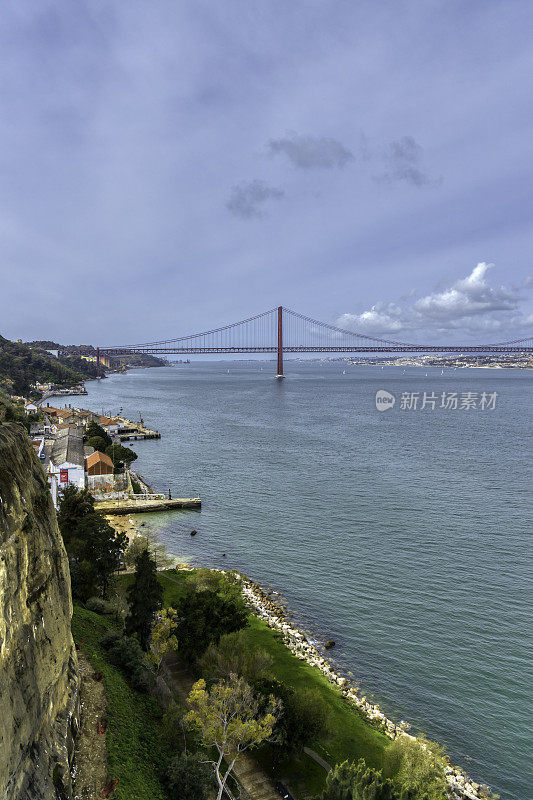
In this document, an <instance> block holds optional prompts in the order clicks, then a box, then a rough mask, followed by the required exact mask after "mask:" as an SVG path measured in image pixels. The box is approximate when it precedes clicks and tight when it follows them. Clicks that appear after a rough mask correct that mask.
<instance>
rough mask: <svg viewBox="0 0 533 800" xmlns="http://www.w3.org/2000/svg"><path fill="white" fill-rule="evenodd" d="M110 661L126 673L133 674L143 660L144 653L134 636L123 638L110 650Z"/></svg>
mask: <svg viewBox="0 0 533 800" xmlns="http://www.w3.org/2000/svg"><path fill="white" fill-rule="evenodd" d="M109 660H110V661H111V663H112V664H115V665H116V666H117V667H122V669H123V670H124V671H125V672H128V673H130V674H131V673H132V672H133V670H134V669H135V667H136V666H137V664H140V663H141V661H142V660H143V651H142V650H141V646H140V644H139V642H138V641H137V639H134V638H133V636H122V637H121V638H120V639H118V641H117V642H116V643H115V644H114V645H113V646H112V647H110V649H109Z"/></svg>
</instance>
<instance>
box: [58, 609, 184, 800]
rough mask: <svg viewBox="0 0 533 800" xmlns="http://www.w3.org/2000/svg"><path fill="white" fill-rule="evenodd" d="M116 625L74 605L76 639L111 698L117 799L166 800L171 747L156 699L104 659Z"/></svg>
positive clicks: (110, 731)
mask: <svg viewBox="0 0 533 800" xmlns="http://www.w3.org/2000/svg"><path fill="white" fill-rule="evenodd" d="M112 627H113V623H112V622H111V621H110V620H109V619H107V618H106V617H102V616H100V615H98V614H93V613H92V612H91V611H87V609H84V608H81V607H80V606H75V607H74V616H73V618H72V633H73V635H74V640H75V642H76V643H77V644H80V646H81V649H82V650H83V652H84V653H85V655H86V656H87V658H88V659H89V661H90V662H91V664H92V666H93V667H94V669H95V671H97V672H103V673H104V685H105V691H106V699H107V737H106V738H107V749H108V766H109V775H110V777H112V778H118V786H117V789H116V791H115V792H114V794H113V798H114V800H132V799H133V798H135V800H163V798H164V797H165V793H164V791H163V787H162V785H161V775H162V774H163V772H164V769H165V767H166V764H167V762H168V759H169V758H170V757H171V755H172V753H170V752H169V750H168V747H167V745H166V743H165V741H164V740H163V734H162V728H161V724H160V720H161V712H160V710H159V706H158V705H157V703H156V701H155V700H154V699H153V698H151V697H148V696H147V695H144V694H140V693H139V692H136V691H134V690H133V689H131V688H130V687H129V686H128V684H127V682H126V680H125V678H124V676H123V674H122V672H121V671H120V670H119V669H118V668H117V667H114V666H113V665H112V664H110V663H109V662H108V661H106V660H105V658H104V654H103V650H102V648H101V646H100V639H101V638H102V636H103V635H104V634H105V633H106V631H108V630H109V629H110V628H112Z"/></svg>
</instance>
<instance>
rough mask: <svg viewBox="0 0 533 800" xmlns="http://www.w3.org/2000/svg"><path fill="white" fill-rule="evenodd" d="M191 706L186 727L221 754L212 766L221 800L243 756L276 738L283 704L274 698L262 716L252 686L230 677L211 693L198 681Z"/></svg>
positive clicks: (189, 702)
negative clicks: (228, 781) (243, 753)
mask: <svg viewBox="0 0 533 800" xmlns="http://www.w3.org/2000/svg"><path fill="white" fill-rule="evenodd" d="M187 705H188V706H189V709H190V710H189V712H188V714H186V715H185V723H186V724H187V725H189V726H190V727H192V728H195V729H196V730H198V732H199V733H200V736H201V738H202V742H203V744H204V745H205V746H206V747H214V748H216V750H217V753H218V758H217V760H216V761H211V762H209V763H211V764H212V766H213V770H214V773H215V778H216V781H217V785H218V793H217V800H221V797H222V794H223V792H224V787H225V785H226V783H227V780H228V778H229V776H230V774H231V771H232V769H233V767H234V766H235V762H236V760H237V759H238V757H239V755H240V754H241V753H242V752H244V751H245V750H248V749H250V748H252V747H256V746H257V745H258V744H260V743H261V742H264V741H265V740H266V739H268V738H269V737H270V736H271V735H272V729H273V727H274V724H275V722H276V716H275V715H276V713H277V712H278V710H279V701H276V700H275V698H274V697H271V698H270V699H269V702H268V705H267V707H266V708H265V709H264V711H262V712H260V711H259V702H258V699H257V698H256V697H255V696H254V694H253V691H252V689H251V687H250V686H249V684H247V683H246V681H245V680H244V679H243V678H238V677H237V675H230V677H229V679H228V680H226V681H219V682H218V683H215V684H214V685H213V686H212V687H211V690H210V691H209V692H208V691H207V689H206V683H205V681H204V680H203V679H201V680H199V681H197V682H196V683H195V684H194V686H193V687H192V690H191V692H190V694H189V696H188V698H187ZM223 762H225V763H224V764H223Z"/></svg>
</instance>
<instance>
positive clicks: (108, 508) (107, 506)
mask: <svg viewBox="0 0 533 800" xmlns="http://www.w3.org/2000/svg"><path fill="white" fill-rule="evenodd" d="M201 507H202V500H201V498H200V497H176V498H172V499H169V498H167V497H165V495H152V496H150V495H148V496H147V495H138V496H137V497H129V498H124V499H121V498H117V499H114V500H97V501H96V502H95V504H94V509H95V511H98V512H100V513H101V514H118V515H120V514H142V513H147V512H152V511H177V510H179V509H182V508H192V509H197V510H200V508H201Z"/></svg>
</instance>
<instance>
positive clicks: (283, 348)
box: [96, 306, 533, 377]
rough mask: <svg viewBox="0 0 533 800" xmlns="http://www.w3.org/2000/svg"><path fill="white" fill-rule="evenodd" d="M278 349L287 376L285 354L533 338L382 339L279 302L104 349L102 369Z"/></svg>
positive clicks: (523, 345) (509, 345)
mask: <svg viewBox="0 0 533 800" xmlns="http://www.w3.org/2000/svg"><path fill="white" fill-rule="evenodd" d="M143 353H144V354H150V355H196V354H200V353H204V354H211V353H213V354H218V353H273V354H276V355H277V374H278V377H283V354H284V353H383V354H387V353H485V354H489V353H523V354H526V353H533V337H529V338H526V339H516V340H514V341H511V342H498V343H496V344H464V345H449V344H442V345H435V344H431V345H425V344H408V343H406V342H396V341H392V340H390V339H379V338H376V337H375V336H367V335H365V334H363V333H356V332H354V331H347V330H344V329H342V328H337V327H336V326H335V325H328V324H327V323H325V322H319V321H318V320H316V319H311V317H305V316H304V315H303V314H298V313H297V312H296V311H291V309H289V308H284V307H283V306H278V308H271V309H269V310H268V311H263V312H262V313H261V314H256V315H255V316H254V317H249V318H248V319H243V320H241V321H240V322H234V323H232V324H231V325H225V326H224V327H222V328H214V329H213V330H211V331H204V332H203V333H194V334H191V335H190V336H180V337H179V338H177V339H165V340H163V341H159V342H144V343H143V344H133V345H120V346H116V347H98V348H97V350H96V354H97V367H98V374H100V364H101V362H102V360H103V358H104V357H105V356H127V355H134V354H143Z"/></svg>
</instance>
